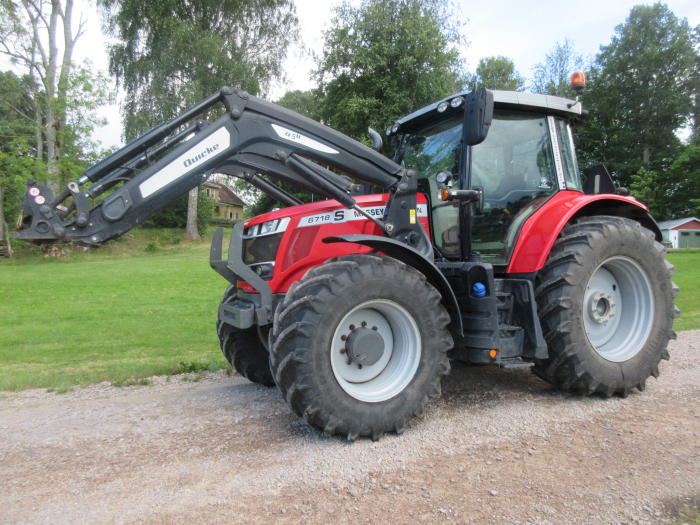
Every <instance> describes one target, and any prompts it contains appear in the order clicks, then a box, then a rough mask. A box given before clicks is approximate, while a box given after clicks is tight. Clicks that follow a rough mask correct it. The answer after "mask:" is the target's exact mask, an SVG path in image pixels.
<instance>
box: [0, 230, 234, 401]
mask: <svg viewBox="0 0 700 525" xmlns="http://www.w3.org/2000/svg"><path fill="white" fill-rule="evenodd" d="M135 235H136V236H135V237H134V238H133V239H126V240H125V241H122V242H119V243H114V244H113V245H111V246H107V247H105V248H101V249H100V250H90V251H89V252H77V251H76V250H72V252H71V257H70V258H69V259H49V258H44V257H43V256H39V255H36V254H35V255H34V256H32V254H31V253H26V252H25V253H24V254H22V256H21V257H19V258H18V259H17V260H14V261H7V262H2V263H0V390H19V389H24V388H53V389H55V390H56V391H57V392H60V391H61V390H64V391H65V389H67V388H69V387H70V386H73V385H77V384H81V385H84V384H89V383H95V382H100V381H110V382H112V383H115V384H122V385H125V384H127V381H133V382H134V383H135V384H138V383H139V380H140V379H142V378H148V377H150V376H153V375H168V374H177V373H182V372H188V371H197V372H199V371H203V370H217V369H220V368H222V367H224V366H226V362H225V360H224V358H223V356H222V355H221V350H220V349H219V343H218V339H217V337H216V332H215V328H214V326H215V322H216V311H217V307H218V303H219V301H220V299H221V295H222V293H223V290H224V289H225V287H226V285H227V283H226V281H224V280H223V279H222V278H221V277H219V275H218V274H216V273H215V272H214V271H213V270H212V269H211V268H210V267H209V261H208V250H209V242H208V240H206V239H205V240H204V241H202V242H201V243H193V242H191V241H188V242H182V243H181V244H178V245H177V246H174V245H173V246H167V247H166V246H164V247H163V249H161V250H159V251H157V252H146V251H145V250H144V245H145V244H147V243H148V242H151V241H152V240H153V239H152V235H153V232H152V231H151V232H148V231H145V233H144V230H142V231H140V232H139V231H138V230H137V232H136V233H135ZM141 384H145V383H141Z"/></svg>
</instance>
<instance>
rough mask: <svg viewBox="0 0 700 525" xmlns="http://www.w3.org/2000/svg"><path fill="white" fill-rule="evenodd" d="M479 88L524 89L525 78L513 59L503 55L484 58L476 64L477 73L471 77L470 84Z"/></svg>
mask: <svg viewBox="0 0 700 525" xmlns="http://www.w3.org/2000/svg"><path fill="white" fill-rule="evenodd" d="M475 83H476V85H477V86H478V87H479V88H486V89H503V90H506V91H523V90H524V89H525V79H524V78H523V77H522V76H521V75H520V73H518V72H517V71H516V69H515V64H514V63H513V61H512V60H511V59H510V58H508V57H504V56H501V55H498V56H492V57H488V58H482V59H480V60H479V65H478V66H476V73H475V74H474V75H472V76H471V77H470V79H469V84H470V85H473V84H475Z"/></svg>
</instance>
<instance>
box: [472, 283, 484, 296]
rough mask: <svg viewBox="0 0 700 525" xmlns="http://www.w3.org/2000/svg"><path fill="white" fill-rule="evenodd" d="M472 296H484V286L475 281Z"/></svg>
mask: <svg viewBox="0 0 700 525" xmlns="http://www.w3.org/2000/svg"><path fill="white" fill-rule="evenodd" d="M474 297H486V286H484V285H483V284H481V283H476V284H475V285H474Z"/></svg>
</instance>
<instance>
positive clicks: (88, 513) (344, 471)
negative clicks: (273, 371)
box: [0, 331, 700, 525]
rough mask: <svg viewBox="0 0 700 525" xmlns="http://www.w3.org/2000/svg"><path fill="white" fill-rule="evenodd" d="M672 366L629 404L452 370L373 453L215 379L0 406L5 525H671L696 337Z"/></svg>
mask: <svg viewBox="0 0 700 525" xmlns="http://www.w3.org/2000/svg"><path fill="white" fill-rule="evenodd" d="M670 350H671V355H672V357H671V361H670V362H669V363H665V362H664V363H662V367H661V377H660V379H659V380H657V381H655V380H650V381H649V382H648V383H647V385H648V386H647V389H646V391H644V392H642V393H640V392H635V393H633V394H631V395H630V396H629V397H628V398H627V399H619V398H613V399H609V400H604V399H601V398H597V397H595V398H581V397H577V396H571V395H568V394H563V393H561V392H558V391H555V390H552V389H551V388H550V387H549V386H548V385H546V384H545V383H543V382H542V381H540V380H539V379H537V378H536V377H535V376H534V375H533V374H531V373H530V371H528V370H523V369H519V370H499V369H495V368H491V367H470V366H464V365H460V364H456V365H455V366H454V367H453V372H452V374H451V375H450V376H449V377H448V378H447V379H446V380H445V381H444V383H443V396H442V398H441V399H439V400H438V401H437V402H433V403H431V404H430V405H429V408H428V410H427V415H426V418H425V419H424V420H415V421H414V422H413V423H412V424H410V425H407V428H406V432H405V433H404V434H403V435H402V436H396V435H388V436H385V437H384V438H382V440H381V441H379V442H377V443H373V442H372V441H370V440H367V439H361V440H358V441H357V442H355V443H354V444H349V443H347V442H345V441H343V440H341V439H339V438H328V437H325V436H323V435H322V434H320V433H319V432H317V431H316V430H313V429H310V428H309V427H307V426H306V425H305V424H304V423H303V422H301V421H300V420H299V419H297V418H296V417H295V416H294V415H293V414H292V413H291V412H290V410H289V409H288V408H287V406H286V405H285V404H284V402H283V401H282V399H281V398H280V396H279V394H278V393H277V390H276V389H267V388H263V387H259V386H255V385H252V384H250V383H248V382H246V381H245V380H244V379H242V378H241V377H239V376H236V375H233V376H228V375H226V374H224V373H218V374H209V375H207V376H205V377H203V378H202V379H201V380H200V381H197V382H193V381H185V380H184V377H183V376H180V377H173V378H171V380H170V381H169V382H168V381H166V380H165V378H154V379H153V380H152V384H151V385H150V386H132V387H123V388H116V387H111V386H109V385H108V384H106V383H104V384H99V385H94V386H91V387H88V388H83V389H77V390H76V391H75V392H69V393H66V394H55V393H47V392H45V391H43V390H31V391H25V392H21V393H11V394H3V395H2V396H0V522H1V523H50V524H64V523H65V524H71V525H77V524H82V523H90V524H93V523H105V524H106V523H154V524H166V523H187V524H196V523H206V524H210V523H289V524H296V523H313V524H326V523H332V524H334V525H335V524H342V523H348V524H350V523H352V524H355V525H357V524H359V523H376V524H384V523H391V524H403V523H430V524H432V523H474V524H480V523H498V524H510V523H513V524H525V523H530V524H563V523H591V524H601V523H630V524H631V523H642V524H643V523H675V522H676V521H675V520H676V519H677V517H678V515H679V512H682V511H683V510H684V509H688V508H692V507H693V506H697V505H698V503H699V502H700V365H699V363H700V331H695V332H684V333H681V334H680V335H679V338H678V341H674V342H672V344H671V347H670ZM678 523H683V521H679V522H678Z"/></svg>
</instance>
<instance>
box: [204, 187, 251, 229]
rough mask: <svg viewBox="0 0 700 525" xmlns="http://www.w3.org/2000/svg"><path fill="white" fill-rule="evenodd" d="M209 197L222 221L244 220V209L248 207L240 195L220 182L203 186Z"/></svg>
mask: <svg viewBox="0 0 700 525" xmlns="http://www.w3.org/2000/svg"><path fill="white" fill-rule="evenodd" d="M202 186H204V191H205V192H206V194H207V196H208V197H209V198H210V199H211V200H213V201H214V206H216V208H215V214H216V216H217V217H220V218H222V219H229V220H231V219H233V220H243V207H244V206H248V205H247V204H246V203H245V202H243V200H241V199H240V198H239V197H238V195H236V194H235V193H233V192H232V191H231V190H229V189H228V188H227V187H226V186H224V185H223V184H219V183H218V182H209V181H207V182H205V183H204V184H202Z"/></svg>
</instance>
